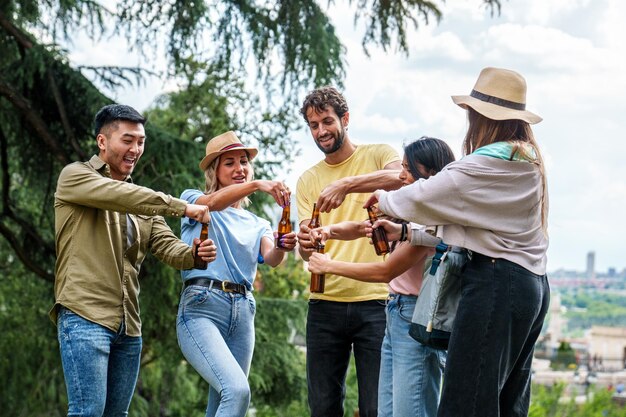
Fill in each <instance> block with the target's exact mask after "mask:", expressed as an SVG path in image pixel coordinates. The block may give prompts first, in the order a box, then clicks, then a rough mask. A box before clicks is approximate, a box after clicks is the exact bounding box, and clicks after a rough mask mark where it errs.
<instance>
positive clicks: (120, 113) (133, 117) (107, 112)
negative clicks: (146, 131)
mask: <svg viewBox="0 0 626 417" xmlns="http://www.w3.org/2000/svg"><path fill="white" fill-rule="evenodd" d="M118 120H125V121H128V122H134V123H141V124H142V125H143V124H145V123H146V118H145V117H143V116H142V115H141V114H140V113H139V112H138V111H137V110H135V109H134V108H132V107H130V106H126V105H124V104H109V105H107V106H104V107H103V108H101V109H100V110H98V113H96V117H95V120H94V125H95V126H94V131H95V133H96V136H98V135H99V134H100V132H101V131H102V129H103V128H104V127H106V126H107V125H109V124H111V123H115V122H117V121H118Z"/></svg>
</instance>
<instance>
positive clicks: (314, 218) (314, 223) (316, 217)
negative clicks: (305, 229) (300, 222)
mask: <svg viewBox="0 0 626 417" xmlns="http://www.w3.org/2000/svg"><path fill="white" fill-rule="evenodd" d="M320 226H322V223H321V222H320V210H319V209H318V208H317V203H313V214H311V221H309V229H315V228H317V227H320Z"/></svg>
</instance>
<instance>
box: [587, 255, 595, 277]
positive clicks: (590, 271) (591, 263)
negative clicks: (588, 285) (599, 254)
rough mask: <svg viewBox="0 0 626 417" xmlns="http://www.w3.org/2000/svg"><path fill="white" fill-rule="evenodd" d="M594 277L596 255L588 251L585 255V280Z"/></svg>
mask: <svg viewBox="0 0 626 417" xmlns="http://www.w3.org/2000/svg"><path fill="white" fill-rule="evenodd" d="M595 277H596V253H595V252H593V251H590V252H589V253H587V279H594V278H595Z"/></svg>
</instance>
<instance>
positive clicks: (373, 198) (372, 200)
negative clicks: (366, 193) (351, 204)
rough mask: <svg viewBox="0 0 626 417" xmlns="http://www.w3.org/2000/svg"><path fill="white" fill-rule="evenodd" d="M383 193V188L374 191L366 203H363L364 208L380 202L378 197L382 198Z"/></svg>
mask: <svg viewBox="0 0 626 417" xmlns="http://www.w3.org/2000/svg"><path fill="white" fill-rule="evenodd" d="M382 193H383V190H376V191H374V192H373V193H372V194H371V195H370V197H369V198H368V199H367V201H366V202H365V204H363V208H365V209H366V208H368V207H369V206H373V205H374V204H376V203H378V199H379V198H380V195H381V194H382Z"/></svg>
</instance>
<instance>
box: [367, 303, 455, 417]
mask: <svg viewBox="0 0 626 417" xmlns="http://www.w3.org/2000/svg"><path fill="white" fill-rule="evenodd" d="M416 301H417V297H416V296H414V295H401V294H390V295H389V301H388V302H387V328H386V329H385V338H384V340H383V347H382V352H381V362H380V379H379V380H378V417H393V416H395V417H403V416H415V417H435V416H436V415H437V405H438V404H439V390H440V386H441V377H442V375H443V370H444V367H445V365H446V351H445V350H437V349H433V348H430V347H428V346H424V345H422V344H421V343H419V342H418V341H416V340H415V339H413V338H412V337H411V336H410V335H409V327H410V325H411V317H412V316H413V310H415V303H416Z"/></svg>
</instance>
